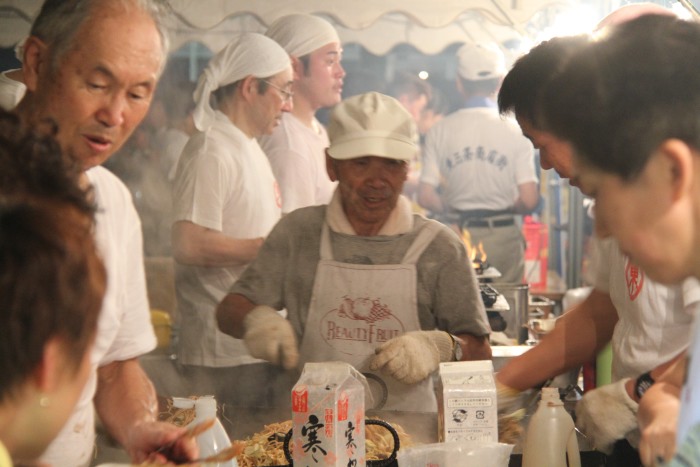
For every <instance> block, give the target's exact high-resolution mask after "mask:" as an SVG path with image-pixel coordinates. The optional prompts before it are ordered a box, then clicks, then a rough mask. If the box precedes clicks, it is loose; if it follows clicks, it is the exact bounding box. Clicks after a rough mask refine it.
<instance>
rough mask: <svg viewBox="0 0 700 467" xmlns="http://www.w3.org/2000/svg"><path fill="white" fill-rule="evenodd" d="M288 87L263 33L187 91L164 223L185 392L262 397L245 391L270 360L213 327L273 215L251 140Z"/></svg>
mask: <svg viewBox="0 0 700 467" xmlns="http://www.w3.org/2000/svg"><path fill="white" fill-rule="evenodd" d="M291 85H292V68H291V63H290V60H289V56H288V55H287V53H286V52H285V51H284V49H282V47H280V46H279V45H278V44H277V43H276V42H275V41H273V40H272V39H269V38H267V37H265V36H263V35H262V34H257V33H242V34H239V35H237V36H236V37H235V38H234V39H233V40H232V41H231V42H230V43H229V44H228V45H227V46H226V47H225V48H224V49H223V50H222V51H221V52H219V53H218V54H216V55H215V56H214V58H212V60H211V61H210V63H209V65H208V66H207V68H206V69H205V70H204V72H203V73H202V75H201V76H200V78H199V82H198V84H197V89H196V90H195V94H194V97H195V101H196V103H197V104H196V107H195V110H194V122H195V126H196V127H197V130H198V131H197V132H196V133H195V134H194V135H193V136H192V137H190V139H189V141H188V142H187V145H186V146H185V148H184V149H183V152H182V155H181V156H180V161H179V163H178V168H177V172H176V175H175V180H174V184H173V208H174V215H175V217H174V224H173V226H172V238H173V252H174V256H175V260H176V261H177V265H176V267H177V274H176V288H177V298H178V310H179V312H180V317H181V322H180V346H179V358H180V361H181V362H182V363H183V364H184V367H185V369H184V371H185V376H186V379H187V380H188V381H190V382H192V384H193V385H192V387H190V388H189V389H190V392H191V393H192V394H214V395H216V396H217V399H219V400H222V399H224V401H225V400H229V401H235V402H236V403H237V404H242V405H255V406H257V405H259V404H265V403H267V401H266V400H265V394H264V391H263V390H259V391H258V390H256V391H251V388H262V387H264V386H258V384H256V381H259V378H266V377H267V372H268V370H270V369H271V366H270V365H268V364H265V363H263V362H261V361H260V360H256V359H254V358H252V357H251V356H250V355H249V354H248V352H247V350H246V348H245V346H244V345H243V342H242V341H239V340H237V339H233V338H231V337H230V336H227V335H224V334H223V333H221V332H219V330H218V329H217V327H216V321H215V316H214V312H215V309H216V305H217V304H218V303H219V301H221V299H222V298H223V297H224V295H225V294H226V293H227V292H228V289H229V288H230V287H231V285H232V284H233V283H234V282H235V281H236V279H238V277H239V275H240V274H241V272H242V271H243V269H244V268H245V267H246V266H247V264H248V263H249V262H250V261H251V260H252V259H254V258H255V257H256V256H257V254H258V249H259V248H260V246H261V245H262V243H263V239H264V237H265V236H267V234H268V232H269V231H270V230H271V229H272V227H273V226H274V225H275V223H276V222H277V221H278V220H279V219H280V217H281V204H280V198H279V190H278V187H277V182H276V181H275V178H274V176H273V174H272V170H271V169H270V164H269V162H268V160H267V157H265V154H264V153H263V151H262V150H261V149H260V146H259V145H258V142H257V140H256V137H258V136H260V135H263V134H269V133H270V132H271V131H272V129H273V128H274V127H275V126H276V125H277V124H278V123H279V121H280V119H281V117H282V114H283V113H284V112H289V111H290V110H291V108H292V102H291V96H292V93H291ZM211 97H214V100H215V102H216V105H215V107H216V109H213V108H212V107H211V105H210V98H211ZM239 389H240V391H239Z"/></svg>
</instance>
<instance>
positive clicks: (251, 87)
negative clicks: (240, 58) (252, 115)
mask: <svg viewBox="0 0 700 467" xmlns="http://www.w3.org/2000/svg"><path fill="white" fill-rule="evenodd" d="M259 84H260V83H259V82H258V79H257V78H256V77H255V76H253V75H249V76H246V77H245V78H243V82H242V83H241V85H240V88H241V94H242V95H243V98H244V99H245V100H246V101H249V102H250V100H251V99H253V98H254V97H255V96H256V95H258V85H259Z"/></svg>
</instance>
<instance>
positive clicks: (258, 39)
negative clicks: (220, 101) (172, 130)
mask: <svg viewBox="0 0 700 467" xmlns="http://www.w3.org/2000/svg"><path fill="white" fill-rule="evenodd" d="M290 67H291V62H290V60H289V55H287V52H286V51H285V50H284V49H283V48H282V47H280V46H279V44H277V43H276V42H275V41H273V40H272V39H270V38H268V37H265V36H264V35H262V34H258V33H254V32H244V33H240V34H237V35H236V36H235V37H234V39H233V40H232V41H231V42H229V43H228V45H227V46H226V47H224V48H223V50H221V51H220V52H219V53H217V54H216V55H215V56H214V57H213V58H212V59H211V60H210V61H209V64H208V65H207V67H206V69H205V70H204V71H203V72H202V74H201V75H200V76H199V81H198V82H197V89H195V91H194V101H195V103H196V106H195V109H194V113H193V118H194V124H195V126H196V127H197V129H198V130H200V131H206V130H208V129H209V127H211V125H212V123H213V122H214V118H215V114H214V109H212V108H211V105H210V104H209V99H210V97H211V93H212V92H214V91H216V90H217V89H219V88H220V87H222V86H226V85H227V84H231V83H235V82H236V81H240V80H242V79H244V78H245V77H247V76H251V75H252V76H254V77H256V78H267V77H269V76H273V75H276V74H277V73H280V72H282V71H284V70H286V69H288V68H290Z"/></svg>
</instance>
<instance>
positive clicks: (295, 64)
mask: <svg viewBox="0 0 700 467" xmlns="http://www.w3.org/2000/svg"><path fill="white" fill-rule="evenodd" d="M289 58H290V59H291V60H292V74H293V77H292V79H294V81H299V79H301V77H302V76H304V63H302V61H301V60H299V59H298V58H297V57H293V56H291V55H290V56H289Z"/></svg>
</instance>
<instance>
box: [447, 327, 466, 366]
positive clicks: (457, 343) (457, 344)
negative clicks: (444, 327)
mask: <svg viewBox="0 0 700 467" xmlns="http://www.w3.org/2000/svg"><path fill="white" fill-rule="evenodd" d="M447 334H448V335H449V336H450V339H452V361H455V362H459V361H461V360H462V355H463V354H462V339H460V338H459V337H457V336H455V335H454V334H450V333H449V332H448V333H447Z"/></svg>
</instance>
